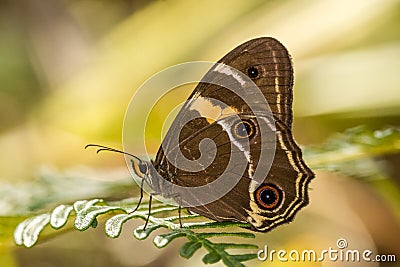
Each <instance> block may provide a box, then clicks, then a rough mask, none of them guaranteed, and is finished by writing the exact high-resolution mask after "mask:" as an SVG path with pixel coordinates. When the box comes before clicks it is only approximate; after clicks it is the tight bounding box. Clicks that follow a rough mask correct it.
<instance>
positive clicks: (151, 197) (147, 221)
mask: <svg viewBox="0 0 400 267" xmlns="http://www.w3.org/2000/svg"><path fill="white" fill-rule="evenodd" d="M152 200H153V195H152V194H150V199H149V213H148V214H147V218H146V223H145V224H144V227H143V230H145V229H146V226H147V224H148V223H149V219H150V213H151V202H152Z"/></svg>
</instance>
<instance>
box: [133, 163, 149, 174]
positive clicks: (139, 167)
mask: <svg viewBox="0 0 400 267" xmlns="http://www.w3.org/2000/svg"><path fill="white" fill-rule="evenodd" d="M132 167H133V171H134V172H135V174H136V175H137V176H139V177H141V178H143V177H144V176H145V175H146V174H147V171H148V167H147V164H146V162H143V161H140V162H139V163H137V162H134V161H132Z"/></svg>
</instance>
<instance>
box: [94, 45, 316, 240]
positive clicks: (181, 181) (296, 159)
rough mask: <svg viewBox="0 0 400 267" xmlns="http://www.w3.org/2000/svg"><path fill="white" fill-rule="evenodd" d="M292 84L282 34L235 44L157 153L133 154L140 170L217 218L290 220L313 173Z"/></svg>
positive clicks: (163, 191) (266, 225)
mask: <svg viewBox="0 0 400 267" xmlns="http://www.w3.org/2000/svg"><path fill="white" fill-rule="evenodd" d="M228 87H233V88H235V89H232V88H228ZM292 88H293V67H292V63H291V58H290V55H289V54H288V51H287V50H286V48H285V47H284V46H283V45H282V44H281V43H280V42H279V41H277V40H276V39H274V38H270V37H262V38H257V39H253V40H250V41H248V42H246V43H244V44H242V45H240V46H238V47H236V48H235V49H233V50H232V51H231V52H229V53H228V54H227V55H226V56H224V57H223V58H222V59H221V60H220V61H218V63H217V64H216V65H215V66H214V67H213V68H211V70H210V71H209V72H208V73H207V74H206V75H205V76H204V78H203V79H202V81H201V82H200V83H199V84H198V85H197V87H196V88H195V89H194V91H193V92H192V94H191V95H190V97H189V99H188V101H187V102H186V103H185V105H184V106H183V107H182V109H181V110H180V112H179V113H178V115H177V117H176V118H175V120H174V121H173V123H172V125H171V127H170V129H169V130H168V132H167V134H166V136H165V138H164V140H163V142H162V145H161V147H160V149H159V150H158V153H157V156H156V158H155V160H154V161H150V162H147V161H143V160H141V159H138V158H136V157H135V158H136V159H138V162H136V161H132V162H133V168H134V171H135V173H136V174H137V175H138V176H139V177H141V178H142V184H143V183H144V182H145V183H146V184H148V185H149V186H150V188H151V189H152V191H153V193H152V194H153V195H161V196H163V197H166V198H172V199H174V200H175V201H176V202H177V203H178V204H179V205H180V206H183V207H186V208H187V209H188V210H189V211H191V212H194V213H198V214H200V215H203V216H205V217H207V218H210V219H213V220H216V221H221V222H222V221H236V222H244V223H249V224H250V225H251V226H250V228H251V229H252V230H255V231H261V232H266V231H269V230H271V229H272V228H274V227H276V226H278V225H280V224H283V223H287V222H290V221H292V220H293V218H294V216H295V214H296V213H297V211H298V210H300V209H301V208H302V207H304V206H305V205H307V204H308V184H309V182H310V181H311V179H312V178H314V174H313V172H312V171H311V170H310V169H309V168H308V167H307V165H306V164H305V162H304V161H303V159H302V152H301V149H300V148H299V146H298V145H297V144H296V142H295V141H294V139H293V135H292V101H293V93H292ZM257 93H258V95H257ZM103 149H104V150H113V151H115V150H114V149H109V148H106V147H101V149H100V150H103ZM264 152H265V153H264ZM123 153H125V152H123ZM263 153H264V154H263ZM125 154H127V153H125ZM263 155H264V156H263ZM265 155H266V156H265ZM132 156H133V155H132ZM192 163H195V164H194V165H193V164H192ZM258 168H260V169H261V170H263V171H258ZM256 174H257V177H256ZM221 177H224V179H225V180H222V182H221V180H219V179H221ZM218 181H220V182H219V184H218V183H217V182H218ZM227 184H229V186H228V187H225V185H227ZM198 188H200V189H201V190H200V189H199V190H197V189H198ZM215 196H218V197H215ZM150 203H151V201H150ZM150 207H151V206H150Z"/></svg>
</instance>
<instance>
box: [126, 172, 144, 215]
mask: <svg viewBox="0 0 400 267" xmlns="http://www.w3.org/2000/svg"><path fill="white" fill-rule="evenodd" d="M143 183H144V179H142V181H141V182H140V198H139V202H138V204H137V206H136V208H134V209H133V210H132V211H131V212H129V214H132V213H134V212H135V211H137V210H138V208H139V207H140V204H141V203H142V199H143Z"/></svg>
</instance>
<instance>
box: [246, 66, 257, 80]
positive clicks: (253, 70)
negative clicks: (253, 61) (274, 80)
mask: <svg viewBox="0 0 400 267" xmlns="http://www.w3.org/2000/svg"><path fill="white" fill-rule="evenodd" d="M247 75H249V77H250V78H251V79H254V78H257V77H258V69H257V68H256V67H254V66H252V67H250V68H248V69H247Z"/></svg>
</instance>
